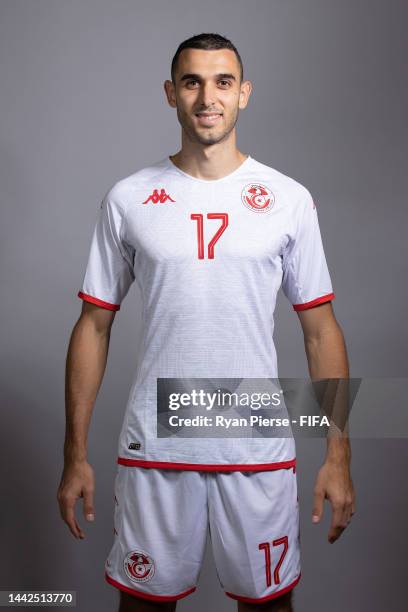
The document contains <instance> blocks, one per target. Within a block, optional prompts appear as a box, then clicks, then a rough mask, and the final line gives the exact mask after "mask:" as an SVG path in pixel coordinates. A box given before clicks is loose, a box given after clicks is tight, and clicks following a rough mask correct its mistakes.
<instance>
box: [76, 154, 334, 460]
mask: <svg viewBox="0 0 408 612" xmlns="http://www.w3.org/2000/svg"><path fill="white" fill-rule="evenodd" d="M250 189H252V191H250ZM155 190H157V191H155ZM162 190H164V191H162ZM262 194H264V195H262ZM265 194H266V195H265ZM160 196H161V197H160ZM167 196H169V197H167ZM170 198H171V199H170ZM160 200H164V201H160ZM208 213H216V214H218V215H219V214H220V213H221V214H223V215H224V218H227V217H228V225H227V226H226V228H225V229H224V231H223V233H222V235H221V236H220V237H219V238H218V240H217V241H216V243H215V245H214V251H213V257H211V253H210V251H209V248H208V247H209V243H210V242H211V239H212V238H213V237H214V235H215V233H216V232H217V230H218V229H219V228H220V227H221V224H222V219H220V218H218V217H217V218H211V217H208V216H207V215H208ZM192 214H193V215H202V221H203V232H204V237H203V241H202V246H203V257H202V258H200V257H199V248H198V246H199V240H198V226H199V222H198V221H197V220H196V219H194V218H193V219H192V218H191V215H192ZM226 216H227V217H226ZM133 280H136V282H137V283H138V285H139V287H140V290H141V295H142V299H143V312H142V318H143V329H144V336H143V342H142V348H141V354H140V356H139V358H138V367H137V371H136V373H135V378H134V381H133V384H132V388H131V390H130V393H129V398H128V403H127V409H126V415H125V418H124V422H123V426H122V430H121V434H120V438H119V444H118V454H119V456H120V457H122V458H127V459H133V460H142V461H147V462H150V464H151V465H156V464H155V463H154V462H169V463H173V462H181V463H185V464H192V465H200V464H201V465H203V464H212V465H215V464H217V465H222V464H224V465H226V464H233V465H238V466H242V465H244V466H245V465H248V464H251V465H253V464H262V465H264V464H269V463H274V462H281V461H286V460H291V459H293V458H294V457H295V444H294V440H293V439H292V438H269V439H265V438H235V439H234V438H229V439H209V438H205V439H204V438H202V439H197V438H194V439H186V438H183V439H180V438H174V437H172V438H157V437H156V435H157V431H156V429H157V428H156V419H157V412H156V383H157V380H156V379H157V378H158V377H167V378H182V377H189V378H213V377H217V378H231V377H236V378H242V377H243V378H267V377H270V378H276V377H277V376H278V369H277V358H276V351H275V347H274V343H273V330H274V320H273V312H274V309H275V303H276V296H277V292H278V290H279V288H280V287H281V285H282V288H283V291H284V292H285V294H286V296H287V297H288V299H289V300H290V302H291V303H292V304H293V305H294V307H295V308H296V306H300V307H302V306H303V307H307V306H308V303H309V302H313V301H314V300H316V299H320V300H321V301H328V300H330V299H332V297H333V294H332V285H331V280H330V276H329V272H328V268H327V264H326V259H325V255H324V251H323V246H322V240H321V236H320V230H319V224H318V218H317V210H316V208H315V207H314V204H313V199H312V196H311V194H310V193H309V191H308V190H307V189H306V188H305V187H304V186H303V185H301V184H300V183H298V182H297V181H295V180H294V179H292V178H290V177H288V176H286V175H284V174H283V173H281V172H279V171H277V170H275V169H273V168H271V167H268V166H266V165H265V164H262V163H260V162H258V161H256V160H255V159H253V158H252V157H248V158H247V159H246V160H245V161H244V162H243V163H242V164H241V166H239V168H237V169H236V170H235V171H234V172H232V173H230V174H229V175H227V176H225V177H223V178H221V179H218V180H212V181H207V180H203V179H197V178H194V177H192V176H190V175H188V174H187V173H185V172H183V171H181V170H180V169H178V168H177V167H176V166H175V165H174V163H173V162H172V161H171V160H170V158H169V157H166V158H165V159H163V160H161V161H160V162H157V163H156V164H153V165H151V166H149V167H146V168H143V169H141V170H139V171H138V172H136V173H134V174H132V175H131V176H128V177H126V178H124V179H122V180H120V181H118V182H117V183H116V184H115V185H114V186H113V187H112V188H111V189H110V190H109V191H108V192H107V193H106V195H105V197H104V198H103V201H102V204H101V208H100V211H99V216H98V219H97V222H96V227H95V230H94V234H93V238H92V243H91V248H90V254H89V259H88V263H87V267H86V272H85V275H84V278H83V283H82V287H81V292H80V294H79V295H80V297H82V298H83V299H85V300H88V301H94V302H95V301H96V303H98V301H99V305H101V306H102V307H106V308H111V309H118V308H119V307H120V305H121V303H122V301H123V300H124V298H125V296H126V294H127V292H128V290H129V287H130V285H131V283H132V282H133ZM304 305H306V306H304ZM132 443H136V444H139V445H140V447H139V448H136V449H129V445H130V444H132ZM157 467H158V466H157Z"/></svg>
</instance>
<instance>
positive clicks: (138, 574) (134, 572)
mask: <svg viewBox="0 0 408 612" xmlns="http://www.w3.org/2000/svg"><path fill="white" fill-rule="evenodd" d="M123 566H124V569H125V572H126V575H127V577H128V578H129V579H130V580H131V581H132V582H136V583H137V582H147V581H148V580H150V579H151V578H153V576H154V569H155V568H154V561H153V559H152V558H151V557H150V555H148V554H147V553H145V552H143V551H142V550H132V551H130V552H129V553H128V554H127V555H126V557H125V559H124V562H123Z"/></svg>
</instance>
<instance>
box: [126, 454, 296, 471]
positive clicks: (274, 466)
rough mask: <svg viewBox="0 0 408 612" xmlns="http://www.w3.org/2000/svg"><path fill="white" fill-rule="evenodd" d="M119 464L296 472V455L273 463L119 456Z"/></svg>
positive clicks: (147, 466) (194, 468) (210, 469)
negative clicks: (161, 459)
mask: <svg viewBox="0 0 408 612" xmlns="http://www.w3.org/2000/svg"><path fill="white" fill-rule="evenodd" d="M117 463H118V464H119V465H127V466H128V467H131V466H133V467H146V468H161V469H169V470H196V471H200V472H201V471H203V472H233V471H237V472H238V471H239V472H260V471H268V470H283V469H293V473H295V472H296V457H295V458H294V459H290V460H288V461H274V462H273V463H227V464H222V463H210V464H208V463H207V464H206V463H175V462H172V461H146V460H144V459H128V458H126V457H118V458H117Z"/></svg>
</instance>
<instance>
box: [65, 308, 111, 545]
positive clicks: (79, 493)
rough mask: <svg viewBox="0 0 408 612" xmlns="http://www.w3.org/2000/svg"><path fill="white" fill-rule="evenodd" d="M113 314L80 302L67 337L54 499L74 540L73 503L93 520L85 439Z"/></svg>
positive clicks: (81, 535) (77, 529)
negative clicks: (79, 503) (79, 502)
mask: <svg viewBox="0 0 408 612" xmlns="http://www.w3.org/2000/svg"><path fill="white" fill-rule="evenodd" d="M114 318H115V312H114V311H110V310H107V309H104V308H100V307H99V306H94V305H93V304H90V303H88V302H83V304H82V312H81V316H80V317H79V319H78V321H77V323H76V324H75V326H74V329H73V331H72V334H71V338H70V342H69V347H68V353H67V360H66V375H65V414H66V428H65V443H64V469H63V473H62V477H61V482H60V485H59V488H58V493H57V499H58V503H59V506H60V512H61V516H62V518H63V520H64V521H65V522H66V524H67V525H68V527H69V529H70V530H71V532H72V534H73V535H74V536H75V537H76V538H81V539H82V538H84V537H85V534H84V532H83V531H82V529H81V528H80V526H79V525H78V523H77V521H76V518H75V503H76V500H77V499H78V498H79V497H83V498H84V507H83V512H84V515H85V517H86V519H87V520H93V517H94V504H93V493H94V488H95V479H94V474H93V470H92V467H91V466H90V465H89V463H88V461H87V437H88V430H89V425H90V421H91V416H92V410H93V406H94V403H95V400H96V397H97V394H98V391H99V388H100V386H101V383H102V379H103V375H104V372H105V367H106V362H107V357H108V350H109V339H110V330H111V326H112V323H113V321H114Z"/></svg>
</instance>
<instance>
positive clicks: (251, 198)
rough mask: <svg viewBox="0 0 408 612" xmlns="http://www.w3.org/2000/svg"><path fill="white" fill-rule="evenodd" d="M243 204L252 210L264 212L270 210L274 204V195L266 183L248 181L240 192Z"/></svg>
mask: <svg viewBox="0 0 408 612" xmlns="http://www.w3.org/2000/svg"><path fill="white" fill-rule="evenodd" d="M241 199H242V202H243V204H245V206H246V207H247V208H249V209H250V210H252V211H254V212H259V213H264V212H268V211H269V210H271V208H272V207H273V205H274V204H275V196H274V195H273V193H272V191H271V190H270V189H269V187H266V185H261V184H260V183H249V185H245V187H244V188H243V190H242V193H241Z"/></svg>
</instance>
